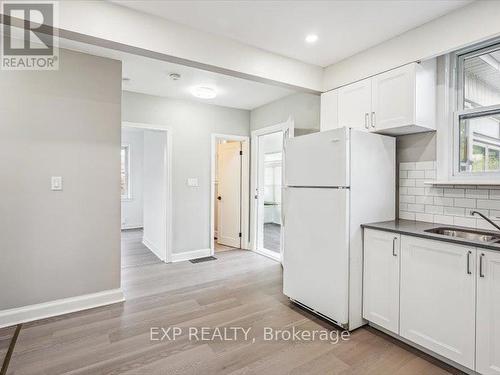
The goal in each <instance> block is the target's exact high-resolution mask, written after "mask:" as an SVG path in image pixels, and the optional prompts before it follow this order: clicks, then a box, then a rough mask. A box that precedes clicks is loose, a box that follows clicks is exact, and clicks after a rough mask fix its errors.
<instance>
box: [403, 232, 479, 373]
mask: <svg viewBox="0 0 500 375" xmlns="http://www.w3.org/2000/svg"><path fill="white" fill-rule="evenodd" d="M475 264H476V249H475V248H471V247H466V246H461V245H454V244H450V243H448V242H442V241H433V240H428V239H423V238H417V237H409V236H402V237H401V299H400V335H401V336H402V337H404V338H406V339H408V340H410V341H412V342H414V343H416V344H418V345H421V346H422V347H424V348H427V349H429V350H432V351H433V352H435V353H437V354H440V355H442V356H444V357H446V358H448V359H450V360H452V361H454V362H457V363H459V364H461V365H463V366H465V367H467V368H470V369H474V357H475V305H476V268H475Z"/></svg>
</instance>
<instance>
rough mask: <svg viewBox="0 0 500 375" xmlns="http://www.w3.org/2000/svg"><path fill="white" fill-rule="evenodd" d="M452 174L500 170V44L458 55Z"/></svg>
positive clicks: (462, 174) (476, 174)
mask: <svg viewBox="0 0 500 375" xmlns="http://www.w3.org/2000/svg"><path fill="white" fill-rule="evenodd" d="M457 73H458V76H457V81H456V82H457V83H458V90H457V105H456V111H455V116H454V119H455V121H454V124H455V126H454V129H455V160H454V165H455V167H454V172H455V173H454V174H455V175H461V176H466V175H469V176H471V175H472V176H480V175H484V176H491V174H492V173H497V174H498V173H499V172H500V43H497V44H495V45H490V46H488V47H486V48H481V49H476V50H474V51H468V52H466V53H463V54H458V55H457Z"/></svg>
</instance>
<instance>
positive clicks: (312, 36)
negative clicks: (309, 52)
mask: <svg viewBox="0 0 500 375" xmlns="http://www.w3.org/2000/svg"><path fill="white" fill-rule="evenodd" d="M317 41H318V36H317V35H316V34H309V35H307V36H306V43H309V44H313V43H316V42H317Z"/></svg>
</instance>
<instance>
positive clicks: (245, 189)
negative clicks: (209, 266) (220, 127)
mask: <svg viewBox="0 0 500 375" xmlns="http://www.w3.org/2000/svg"><path fill="white" fill-rule="evenodd" d="M219 140H225V141H236V142H241V150H242V151H243V155H242V156H241V194H240V199H241V209H240V228H241V248H242V249H244V250H248V249H249V248H250V244H249V242H250V239H249V225H248V223H249V217H250V214H249V210H250V208H249V203H250V195H249V194H250V190H249V187H250V157H249V156H250V137H248V136H242V135H232V134H219V133H212V134H211V139H210V229H209V233H210V255H212V256H213V255H214V254H215V239H214V236H215V199H214V197H215V183H216V176H215V169H216V168H215V165H216V162H217V142H218V141H219Z"/></svg>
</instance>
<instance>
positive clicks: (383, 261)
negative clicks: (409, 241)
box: [363, 229, 400, 333]
mask: <svg viewBox="0 0 500 375" xmlns="http://www.w3.org/2000/svg"><path fill="white" fill-rule="evenodd" d="M364 243H365V246H364V256H363V259H364V260H363V262H364V264H363V267H364V272H363V289H364V290H363V317H364V318H365V319H367V320H369V321H370V322H373V323H375V324H377V325H379V326H381V327H382V328H385V329H387V330H389V331H391V332H394V333H398V331H399V255H400V236H399V235H398V234H394V233H391V232H382V231H377V230H370V229H367V230H365V232H364Z"/></svg>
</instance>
